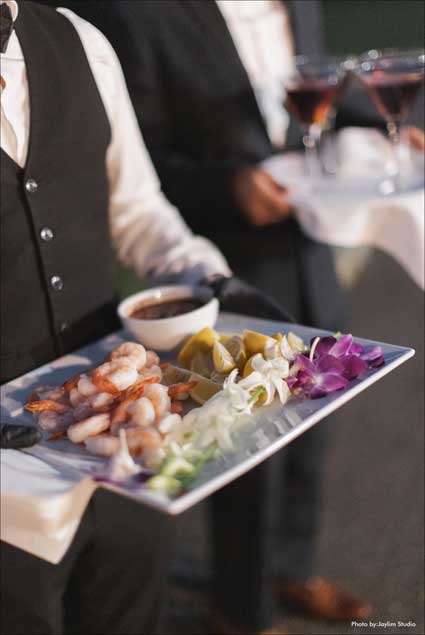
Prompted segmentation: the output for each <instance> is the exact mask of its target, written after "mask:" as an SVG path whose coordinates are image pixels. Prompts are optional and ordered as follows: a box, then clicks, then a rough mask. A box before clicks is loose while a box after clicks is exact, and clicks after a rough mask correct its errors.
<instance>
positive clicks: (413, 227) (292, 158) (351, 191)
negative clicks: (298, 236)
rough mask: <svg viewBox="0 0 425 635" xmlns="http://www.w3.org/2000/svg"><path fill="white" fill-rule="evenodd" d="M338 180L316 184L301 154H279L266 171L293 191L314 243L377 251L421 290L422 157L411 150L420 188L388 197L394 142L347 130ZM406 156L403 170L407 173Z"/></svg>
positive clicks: (339, 145) (339, 143)
mask: <svg viewBox="0 0 425 635" xmlns="http://www.w3.org/2000/svg"><path fill="white" fill-rule="evenodd" d="M336 151H337V156H338V163H339V166H340V167H339V170H338V175H337V177H323V178H321V179H319V180H317V181H316V182H312V180H311V179H308V178H307V177H306V175H305V168H304V158H303V155H302V154H301V153H288V154H283V155H276V156H275V157H272V158H271V159H268V160H267V161H265V162H264V164H263V165H264V167H265V169H266V170H267V171H268V172H270V173H271V174H272V176H273V177H274V178H275V179H276V180H277V181H278V182H279V183H281V184H283V185H286V186H287V187H289V189H290V195H291V198H292V201H293V203H294V205H295V207H296V215H297V218H298V220H299V222H300V224H301V226H302V228H303V230H304V231H305V232H306V234H308V235H309V236H310V237H311V238H313V239H314V240H318V241H320V242H324V243H328V244H330V245H334V246H339V247H359V246H366V247H376V248H378V249H382V250H383V251H385V252H387V253H388V254H390V255H391V256H392V257H393V258H395V259H396V260H397V261H398V262H399V263H400V265H401V266H402V267H404V269H405V270H406V271H407V273H408V274H409V275H410V276H411V277H412V278H413V280H414V281H415V282H416V284H418V285H419V287H421V288H422V289H423V288H424V286H425V279H424V240H425V235H424V188H423V174H424V173H423V155H421V153H418V152H416V151H413V150H412V151H411V153H412V155H413V157H412V158H413V168H412V167H411V168H410V170H411V173H412V174H411V178H412V183H415V187H412V188H411V189H406V190H402V191H401V192H399V193H393V194H389V195H383V194H382V193H380V189H381V192H382V190H383V191H385V188H386V187H388V188H389V187H390V184H391V180H385V178H384V177H383V174H384V165H385V163H386V162H387V161H388V156H389V144H388V141H387V140H386V138H385V137H384V136H383V135H382V134H381V133H380V132H378V131H377V130H368V129H365V128H346V129H344V130H342V131H341V132H340V133H339V134H338V136H337V140H336ZM407 162H408V159H407V157H406V156H405V162H404V170H406V171H407V170H408V166H407Z"/></svg>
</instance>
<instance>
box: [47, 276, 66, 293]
mask: <svg viewBox="0 0 425 635" xmlns="http://www.w3.org/2000/svg"><path fill="white" fill-rule="evenodd" d="M50 285H51V287H52V289H54V290H55V291H62V289H63V280H62V278H61V277H60V276H52V277H51V278H50Z"/></svg>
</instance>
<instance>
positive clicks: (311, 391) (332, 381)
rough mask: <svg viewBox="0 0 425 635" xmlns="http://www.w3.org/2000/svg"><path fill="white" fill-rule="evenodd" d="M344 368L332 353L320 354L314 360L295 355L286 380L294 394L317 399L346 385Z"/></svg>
mask: <svg viewBox="0 0 425 635" xmlns="http://www.w3.org/2000/svg"><path fill="white" fill-rule="evenodd" d="M344 370H345V367H344V364H343V363H342V362H341V361H340V360H338V359H337V358H336V357H333V356H332V355H326V354H325V355H322V356H321V357H319V359H318V360H315V361H314V362H312V361H311V360H310V359H309V358H308V357H306V356H305V355H297V357H296V360H295V363H294V366H293V367H292V369H291V377H288V379H287V382H288V385H289V387H290V388H291V390H292V391H293V392H294V393H295V394H298V395H304V396H306V397H310V399H318V398H319V397H324V396H325V395H327V394H329V393H331V392H334V391H335V390H342V389H343V388H345V387H346V385H347V383H348V379H347V378H346V377H345V376H344ZM292 373H293V374H292ZM294 380H295V381H294ZM291 384H292V385H291Z"/></svg>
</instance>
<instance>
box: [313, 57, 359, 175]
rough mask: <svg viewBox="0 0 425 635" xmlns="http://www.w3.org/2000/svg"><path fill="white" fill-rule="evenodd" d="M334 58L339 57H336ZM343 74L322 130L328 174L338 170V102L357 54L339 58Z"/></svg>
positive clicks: (321, 144) (321, 154)
mask: <svg viewBox="0 0 425 635" xmlns="http://www.w3.org/2000/svg"><path fill="white" fill-rule="evenodd" d="M334 59H337V58H336V57H335V58H334ZM338 59H339V61H340V64H341V68H342V71H343V76H342V79H341V82H340V85H339V90H338V94H337V95H336V97H335V99H334V101H333V103H332V105H331V107H330V109H329V113H328V116H327V118H326V122H325V125H324V127H323V130H322V135H321V140H320V148H319V154H320V160H321V163H322V169H323V172H324V173H325V174H327V175H331V176H335V175H336V174H337V172H338V152H337V146H336V130H335V122H336V116H337V113H338V102H339V100H340V98H341V96H342V95H343V93H344V92H345V91H346V89H347V86H348V85H349V83H350V81H351V78H352V72H353V71H354V69H355V68H356V66H357V64H358V59H357V57H356V56H355V55H351V54H350V55H343V56H340V57H339V58H338Z"/></svg>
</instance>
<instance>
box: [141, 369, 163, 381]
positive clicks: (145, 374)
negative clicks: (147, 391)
mask: <svg viewBox="0 0 425 635" xmlns="http://www.w3.org/2000/svg"><path fill="white" fill-rule="evenodd" d="M139 377H140V378H141V379H144V380H147V379H151V378H152V377H158V381H161V379H162V370H161V368H160V367H159V366H155V365H153V366H149V368H147V367H145V368H142V370H141V371H140V372H139Z"/></svg>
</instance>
